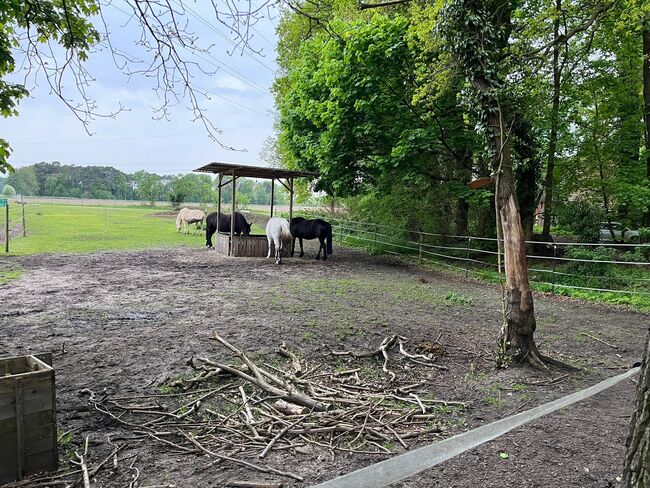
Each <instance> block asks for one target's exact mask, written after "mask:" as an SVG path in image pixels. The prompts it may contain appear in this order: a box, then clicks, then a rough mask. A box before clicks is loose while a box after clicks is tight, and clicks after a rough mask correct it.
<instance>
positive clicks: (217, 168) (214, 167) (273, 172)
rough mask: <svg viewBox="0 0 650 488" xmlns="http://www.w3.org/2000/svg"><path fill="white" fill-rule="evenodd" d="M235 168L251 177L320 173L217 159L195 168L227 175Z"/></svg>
mask: <svg viewBox="0 0 650 488" xmlns="http://www.w3.org/2000/svg"><path fill="white" fill-rule="evenodd" d="M233 170H234V171H235V174H236V175H237V176H244V177H249V178H266V179H269V180H270V179H272V178H300V177H306V178H313V177H315V176H318V173H312V172H310V171H294V170H290V169H282V168H268V167H264V166H249V165H246V164H233V163H220V162H218V161H215V162H213V163H210V164H206V165H205V166H201V167H200V168H197V169H195V170H194V171H197V172H199V173H221V174H225V175H229V174H232V172H233Z"/></svg>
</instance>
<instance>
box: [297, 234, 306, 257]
mask: <svg viewBox="0 0 650 488" xmlns="http://www.w3.org/2000/svg"><path fill="white" fill-rule="evenodd" d="M298 241H299V242H300V257H303V256H304V255H305V252H304V251H303V250H302V237H299V238H298Z"/></svg>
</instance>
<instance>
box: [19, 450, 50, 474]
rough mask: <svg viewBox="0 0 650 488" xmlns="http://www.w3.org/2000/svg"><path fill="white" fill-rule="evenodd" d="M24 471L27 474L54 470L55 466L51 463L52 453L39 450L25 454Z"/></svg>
mask: <svg viewBox="0 0 650 488" xmlns="http://www.w3.org/2000/svg"><path fill="white" fill-rule="evenodd" d="M25 471H26V472H27V473H29V474H32V473H40V472H42V471H56V466H54V465H52V453H51V452H39V453H35V454H31V455H29V456H26V457H25Z"/></svg>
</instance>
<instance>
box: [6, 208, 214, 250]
mask: <svg viewBox="0 0 650 488" xmlns="http://www.w3.org/2000/svg"><path fill="white" fill-rule="evenodd" d="M170 210H171V209H161V208H156V209H153V208H150V207H81V206H73V205H57V204H28V205H26V207H25V221H26V227H27V237H22V235H21V234H19V235H18V236H14V237H13V238H12V239H11V240H10V241H9V251H10V253H11V254H17V255H24V254H38V253H46V252H47V253H54V252H66V253H68V252H92V251H99V250H109V249H143V248H149V247H179V246H202V245H203V244H204V237H202V236H199V235H198V234H197V235H196V236H194V237H192V236H191V235H190V236H186V235H183V234H179V233H177V232H176V220H175V218H174V217H173V216H172V215H169V216H160V215H156V213H158V214H159V213H160V212H169V211H170ZM9 219H10V225H11V227H14V226H16V225H19V224H20V220H21V208H20V206H19V205H15V206H13V207H12V208H11V207H10V214H9ZM2 221H3V225H4V217H2Z"/></svg>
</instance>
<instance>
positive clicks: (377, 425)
mask: <svg viewBox="0 0 650 488" xmlns="http://www.w3.org/2000/svg"><path fill="white" fill-rule="evenodd" d="M214 339H215V340H216V341H217V342H218V343H219V344H220V345H222V346H224V347H225V348H226V349H227V350H228V351H230V352H231V353H232V354H233V355H234V356H235V357H236V358H237V359H238V360H239V361H241V364H237V365H233V364H226V363H220V362H217V361H214V360H212V359H209V358H206V357H200V358H197V359H196V360H194V359H191V360H190V361H189V364H190V365H191V366H192V367H193V369H194V376H192V377H190V378H186V379H184V380H179V381H177V382H175V386H177V387H179V388H180V389H181V390H183V391H182V392H180V393H172V394H151V395H138V396H126V397H125V396H122V397H111V396H109V395H107V394H103V395H97V394H96V393H94V392H92V391H91V390H83V393H85V394H88V395H89V402H90V404H91V405H92V406H93V407H94V409H95V410H97V411H99V412H101V413H102V414H104V415H106V416H107V417H110V418H111V419H113V420H114V421H115V422H117V423H119V424H121V425H122V426H124V427H127V428H128V429H129V430H131V431H132V434H133V435H134V436H135V437H131V439H132V440H134V439H140V440H152V441H155V442H157V443H159V444H161V445H165V446H167V447H168V448H169V449H171V450H173V451H176V452H181V453H188V454H189V453H194V454H202V455H205V456H207V457H209V458H210V459H211V461H210V463H209V466H211V465H215V464H219V463H234V464H238V465H243V466H246V467H248V468H250V469H253V470H255V471H259V472H262V473H268V474H272V475H278V476H283V477H288V478H292V479H295V480H298V481H302V480H303V478H302V476H300V475H299V474H297V473H293V472H290V471H286V470H281V469H276V468H274V467H271V466H269V465H267V464H265V463H264V461H262V460H263V459H264V458H265V457H267V456H268V455H269V453H271V452H272V451H287V450H292V451H293V452H298V453H305V454H306V453H308V452H309V451H310V450H311V448H316V449H321V448H322V449H326V450H329V452H330V453H331V455H332V457H334V456H335V454H336V453H337V452H349V453H364V454H380V455H388V454H391V453H392V452H393V449H394V448H395V447H396V446H397V445H400V446H401V447H402V448H403V449H408V448H409V447H410V443H411V442H413V440H420V441H421V440H431V439H433V438H435V437H439V436H441V435H443V433H444V431H445V427H444V425H443V423H442V422H441V421H440V418H441V414H440V412H439V411H438V409H437V408H436V406H440V405H441V404H442V405H446V406H455V407H459V408H463V407H465V404H464V403H462V402H454V401H444V400H439V399H433V398H431V397H430V396H428V395H427V396H425V395H423V394H422V393H419V394H418V392H419V391H420V390H421V389H422V386H423V385H424V383H425V382H424V381H420V382H416V383H413V382H412V380H411V383H408V382H404V381H402V382H400V381H397V380H396V375H395V373H394V372H392V371H391V370H390V369H389V368H388V363H389V351H391V350H394V351H399V354H400V355H401V356H402V357H403V358H405V360H407V361H409V362H412V363H413V366H414V367H416V366H417V365H421V366H429V367H431V366H438V365H435V364H434V363H435V362H436V359H437V358H436V356H435V355H434V354H431V353H429V354H411V353H409V352H408V351H407V350H406V348H405V345H404V343H405V338H403V337H400V336H398V335H394V336H390V337H387V338H386V339H384V341H382V343H381V345H380V346H379V348H378V349H377V350H375V351H369V352H363V353H357V352H351V351H332V354H334V355H338V356H351V357H353V358H361V357H370V356H380V357H383V365H382V370H383V371H384V372H385V373H386V375H387V376H388V377H389V381H385V382H384V383H383V386H379V385H378V384H377V383H364V382H362V381H361V379H360V377H359V372H360V371H361V368H351V369H347V370H338V371H323V370H322V366H321V365H317V366H313V367H311V368H309V367H307V364H306V363H304V362H301V361H300V359H299V358H298V357H297V356H296V355H295V354H294V353H293V352H291V351H290V350H288V349H287V348H286V347H284V346H283V347H280V348H279V350H278V351H277V352H278V354H280V355H281V356H283V357H284V358H286V359H287V360H288V363H289V364H290V366H289V367H284V368H281V367H277V366H273V365H271V364H268V363H263V366H260V365H257V364H255V363H254V362H253V361H252V360H251V359H250V358H249V356H248V355H247V354H245V353H244V352H243V351H241V350H239V349H238V348H236V347H235V346H233V345H232V344H230V343H229V342H227V341H226V340H225V339H223V338H222V337H221V336H219V335H218V334H216V333H215V335H214ZM438 367H439V368H442V366H438ZM206 385H211V387H209V388H206V387H205V386H206Z"/></svg>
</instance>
